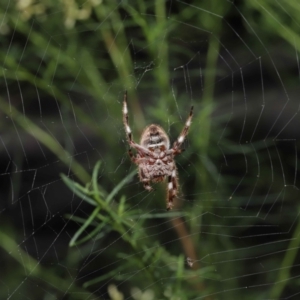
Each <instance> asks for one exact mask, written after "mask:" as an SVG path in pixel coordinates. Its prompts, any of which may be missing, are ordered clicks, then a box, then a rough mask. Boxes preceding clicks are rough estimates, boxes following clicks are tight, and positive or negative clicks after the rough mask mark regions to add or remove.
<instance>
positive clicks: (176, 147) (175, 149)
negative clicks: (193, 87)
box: [172, 106, 194, 155]
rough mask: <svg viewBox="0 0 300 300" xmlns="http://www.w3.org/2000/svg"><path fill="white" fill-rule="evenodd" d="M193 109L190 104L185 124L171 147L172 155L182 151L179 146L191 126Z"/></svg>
mask: <svg viewBox="0 0 300 300" xmlns="http://www.w3.org/2000/svg"><path fill="white" fill-rule="evenodd" d="M193 109H194V107H193V106H192V107H191V110H190V114H189V116H188V118H187V120H186V122H185V125H184V127H183V129H182V131H181V133H180V135H179V137H178V138H177V140H176V141H175V142H174V144H173V148H172V149H173V154H174V155H177V154H180V153H181V152H182V150H180V149H179V148H180V146H181V145H182V143H183V142H184V140H185V137H186V136H187V134H188V131H189V128H190V126H191V123H192V118H193Z"/></svg>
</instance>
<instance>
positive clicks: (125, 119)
mask: <svg viewBox="0 0 300 300" xmlns="http://www.w3.org/2000/svg"><path fill="white" fill-rule="evenodd" d="M123 123H124V127H125V131H126V134H127V140H128V143H129V145H130V144H131V143H132V142H133V139H132V133H131V129H130V126H129V122H128V107H127V91H125V94H124V100H123Z"/></svg>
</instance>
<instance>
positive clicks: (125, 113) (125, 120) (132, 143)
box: [123, 91, 152, 155]
mask: <svg viewBox="0 0 300 300" xmlns="http://www.w3.org/2000/svg"><path fill="white" fill-rule="evenodd" d="M123 123H124V127H125V131H126V134H127V141H128V143H129V146H130V147H133V148H135V149H136V150H137V151H139V152H142V153H145V154H147V155H151V153H152V152H151V151H149V150H148V149H147V148H145V147H143V146H141V145H139V144H137V143H136V142H135V141H134V140H133V137H132V132H131V128H130V126H129V122H128V107H127V91H125V94H124V100H123Z"/></svg>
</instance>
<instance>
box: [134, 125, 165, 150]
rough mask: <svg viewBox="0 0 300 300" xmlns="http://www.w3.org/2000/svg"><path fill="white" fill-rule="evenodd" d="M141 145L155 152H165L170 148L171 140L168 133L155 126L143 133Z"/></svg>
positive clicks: (149, 127) (147, 128)
mask: <svg viewBox="0 0 300 300" xmlns="http://www.w3.org/2000/svg"><path fill="white" fill-rule="evenodd" d="M140 144H141V145H142V146H143V147H145V148H148V149H149V150H152V151H154V152H159V151H160V150H161V151H165V150H168V149H169V148H170V140H169V138H168V136H167V134H166V132H165V131H164V130H163V129H162V128H161V127H160V126H158V125H154V124H152V125H150V126H148V127H146V129H145V130H144V132H143V133H142V136H141V141H140Z"/></svg>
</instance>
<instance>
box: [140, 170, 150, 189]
mask: <svg viewBox="0 0 300 300" xmlns="http://www.w3.org/2000/svg"><path fill="white" fill-rule="evenodd" d="M139 175H140V181H142V182H143V185H144V188H145V190H147V191H149V192H151V191H152V190H153V188H152V186H151V185H150V178H147V177H146V176H145V174H144V172H143V170H142V169H140V170H139Z"/></svg>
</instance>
